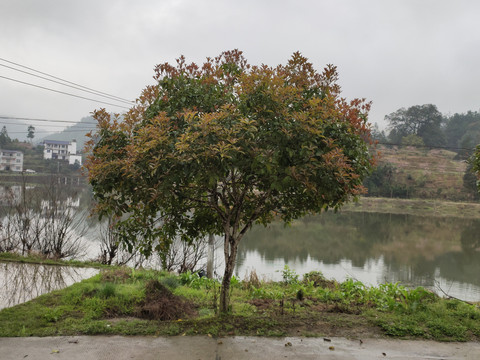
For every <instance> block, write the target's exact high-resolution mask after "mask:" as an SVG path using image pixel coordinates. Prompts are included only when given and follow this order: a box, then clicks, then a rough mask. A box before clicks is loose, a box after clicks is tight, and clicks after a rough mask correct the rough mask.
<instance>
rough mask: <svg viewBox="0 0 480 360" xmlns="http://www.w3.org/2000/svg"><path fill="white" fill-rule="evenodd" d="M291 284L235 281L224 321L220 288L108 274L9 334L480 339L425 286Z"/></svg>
mask: <svg viewBox="0 0 480 360" xmlns="http://www.w3.org/2000/svg"><path fill="white" fill-rule="evenodd" d="M283 278H284V281H283V282H275V283H274V282H260V281H259V280H258V278H257V277H256V275H255V274H254V273H253V274H251V275H250V277H249V278H248V279H247V280H245V281H238V280H237V279H235V278H233V279H232V289H231V305H232V308H231V312H230V314H228V315H223V316H220V315H218V314H217V305H218V298H219V291H220V289H219V286H220V285H219V283H218V282H216V281H214V280H209V279H206V278H199V277H198V276H197V275H196V274H190V273H186V274H182V275H180V276H176V275H172V274H168V273H165V272H158V271H147V270H141V271H139V270H133V269H129V268H121V269H118V268H117V269H110V270H103V271H102V272H101V273H100V274H99V275H96V276H94V277H93V278H90V279H87V280H84V281H82V282H80V283H77V284H74V285H72V286H70V287H68V288H66V289H63V290H59V291H54V292H52V293H50V294H47V295H43V296H40V297H39V298H37V299H34V300H32V301H30V302H28V303H25V304H21V305H17V306H15V307H12V308H8V309H3V310H2V311H0V336H51V335H79V334H89V335H93V334H122V335H197V334H206V335H211V336H223V335H258V336H347V337H353V338H364V337H372V336H394V337H402V338H425V339H435V340H443V341H467V340H478V339H480V321H479V320H480V311H479V309H478V308H477V307H476V306H474V305H469V304H466V303H464V302H461V301H457V300H445V299H440V298H438V297H437V296H436V295H434V294H432V293H430V292H428V291H426V290H424V289H422V288H418V289H415V290H406V289H405V288H403V287H401V286H398V285H395V284H386V285H381V286H379V287H377V288H367V287H365V286H363V284H361V283H359V282H355V281H353V280H348V281H346V282H344V283H341V284H340V283H337V282H334V281H328V280H325V279H324V278H323V277H322V276H321V274H320V273H317V272H314V273H310V274H308V275H306V276H305V277H304V280H302V281H299V280H298V276H297V274H295V273H294V272H293V271H292V270H290V269H288V268H285V270H284V272H283Z"/></svg>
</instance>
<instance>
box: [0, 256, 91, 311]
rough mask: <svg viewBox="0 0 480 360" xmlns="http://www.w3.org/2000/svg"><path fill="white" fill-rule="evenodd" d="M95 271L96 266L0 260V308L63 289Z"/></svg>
mask: <svg viewBox="0 0 480 360" xmlns="http://www.w3.org/2000/svg"><path fill="white" fill-rule="evenodd" d="M96 273H98V270H97V269H91V268H75V267H68V266H52V265H38V264H22V263H9V262H6V263H3V262H0V289H2V291H1V292H0V309H2V308H5V307H10V306H14V305H17V304H21V303H24V302H26V301H29V300H31V299H33V298H35V297H37V296H40V295H42V294H46V293H49V292H51V291H54V290H58V289H63V288H65V287H67V286H70V285H72V284H73V283H75V282H78V281H81V280H83V279H86V278H89V277H91V276H93V275H95V274H96Z"/></svg>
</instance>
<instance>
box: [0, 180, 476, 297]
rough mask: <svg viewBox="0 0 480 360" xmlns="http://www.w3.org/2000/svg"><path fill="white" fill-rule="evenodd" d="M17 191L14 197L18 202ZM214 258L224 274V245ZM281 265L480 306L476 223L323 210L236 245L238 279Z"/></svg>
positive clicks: (83, 197) (76, 200) (85, 198)
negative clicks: (398, 285)
mask: <svg viewBox="0 0 480 360" xmlns="http://www.w3.org/2000/svg"><path fill="white" fill-rule="evenodd" d="M18 191H19V190H18V188H17V189H16V190H15V194H14V195H15V196H16V198H21V194H20V195H19V194H17V192H18ZM30 191H31V192H32V193H38V192H37V191H36V190H30ZM64 193H66V194H67V195H68V196H67V195H65V196H66V197H65V199H66V200H65V199H64V200H63V202H64V203H68V204H70V205H69V206H70V207H77V208H78V209H79V210H81V209H83V210H85V209H87V208H88V207H89V206H91V202H90V200H89V199H90V195H89V192H88V189H86V188H84V189H83V190H82V191H79V189H78V188H76V189H75V191H73V192H69V191H64ZM0 194H1V192H0ZM72 194H73V195H75V196H73V195H72ZM67 200H68V201H67ZM4 221H5V219H4ZM85 222H88V225H89V226H90V231H88V232H86V233H85V234H84V235H83V234H82V239H83V242H84V244H85V245H86V250H87V251H86V253H87V254H88V255H87V258H93V257H95V256H98V255H99V253H100V245H99V239H98V236H99V234H100V231H99V229H98V222H95V221H92V220H91V219H90V220H88V219H85ZM4 227H5V223H4ZM220 242H221V241H220ZM216 257H217V260H216V264H217V273H218V274H219V275H221V274H222V269H221V267H222V257H223V251H222V250H221V248H218V249H217V251H216ZM285 265H288V266H289V267H290V268H291V269H292V270H294V271H295V272H296V273H297V274H299V275H303V274H304V273H306V272H309V271H313V270H316V271H321V272H322V273H323V274H324V275H325V277H327V278H330V279H336V280H338V281H342V280H344V279H346V278H348V277H351V278H354V279H357V280H359V281H362V282H363V283H365V284H367V285H378V284H380V283H384V282H400V283H402V284H404V285H407V286H411V287H416V286H424V287H426V288H429V289H432V290H435V291H436V292H437V293H439V294H440V295H444V293H446V294H448V295H450V296H454V297H457V298H460V299H463V300H468V301H480V277H479V276H478V274H479V273H480V219H466V218H462V217H450V218H445V217H428V216H421V215H415V216H414V215H398V214H384V213H367V212H339V213H337V214H335V213H333V212H327V213H323V214H321V215H317V216H309V217H305V218H303V219H299V220H297V221H294V222H293V223H292V224H291V225H289V226H287V227H286V226H284V225H283V224H282V223H273V224H271V225H269V226H268V227H263V226H254V227H253V228H252V229H251V230H250V231H249V232H248V233H247V234H246V236H245V237H244V239H242V242H241V243H240V248H239V252H238V257H237V264H236V270H235V274H236V276H238V277H240V278H243V277H244V276H245V275H246V274H247V273H249V272H251V271H253V270H254V271H255V272H256V273H257V275H258V276H259V277H261V278H262V277H263V278H265V279H267V280H280V279H281V277H282V274H281V271H282V270H283V268H284V266H285Z"/></svg>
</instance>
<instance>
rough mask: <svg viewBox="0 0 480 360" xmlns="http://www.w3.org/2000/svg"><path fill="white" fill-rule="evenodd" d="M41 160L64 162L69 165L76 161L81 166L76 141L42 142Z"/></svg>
mask: <svg viewBox="0 0 480 360" xmlns="http://www.w3.org/2000/svg"><path fill="white" fill-rule="evenodd" d="M43 147H44V148H43V158H44V159H47V160H66V161H68V163H69V164H70V165H73V164H75V161H78V163H79V164H80V165H82V155H80V154H77V141H76V140H72V141H60V140H44V141H43Z"/></svg>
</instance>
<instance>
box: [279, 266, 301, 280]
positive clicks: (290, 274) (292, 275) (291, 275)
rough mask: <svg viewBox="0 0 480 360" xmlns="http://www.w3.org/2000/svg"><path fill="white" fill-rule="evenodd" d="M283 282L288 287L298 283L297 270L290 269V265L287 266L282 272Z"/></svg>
mask: <svg viewBox="0 0 480 360" xmlns="http://www.w3.org/2000/svg"><path fill="white" fill-rule="evenodd" d="M282 278H283V282H284V283H285V284H287V285H290V284H296V283H298V274H297V273H296V272H295V270H292V269H290V267H289V266H288V265H285V266H284V267H283V270H282Z"/></svg>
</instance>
